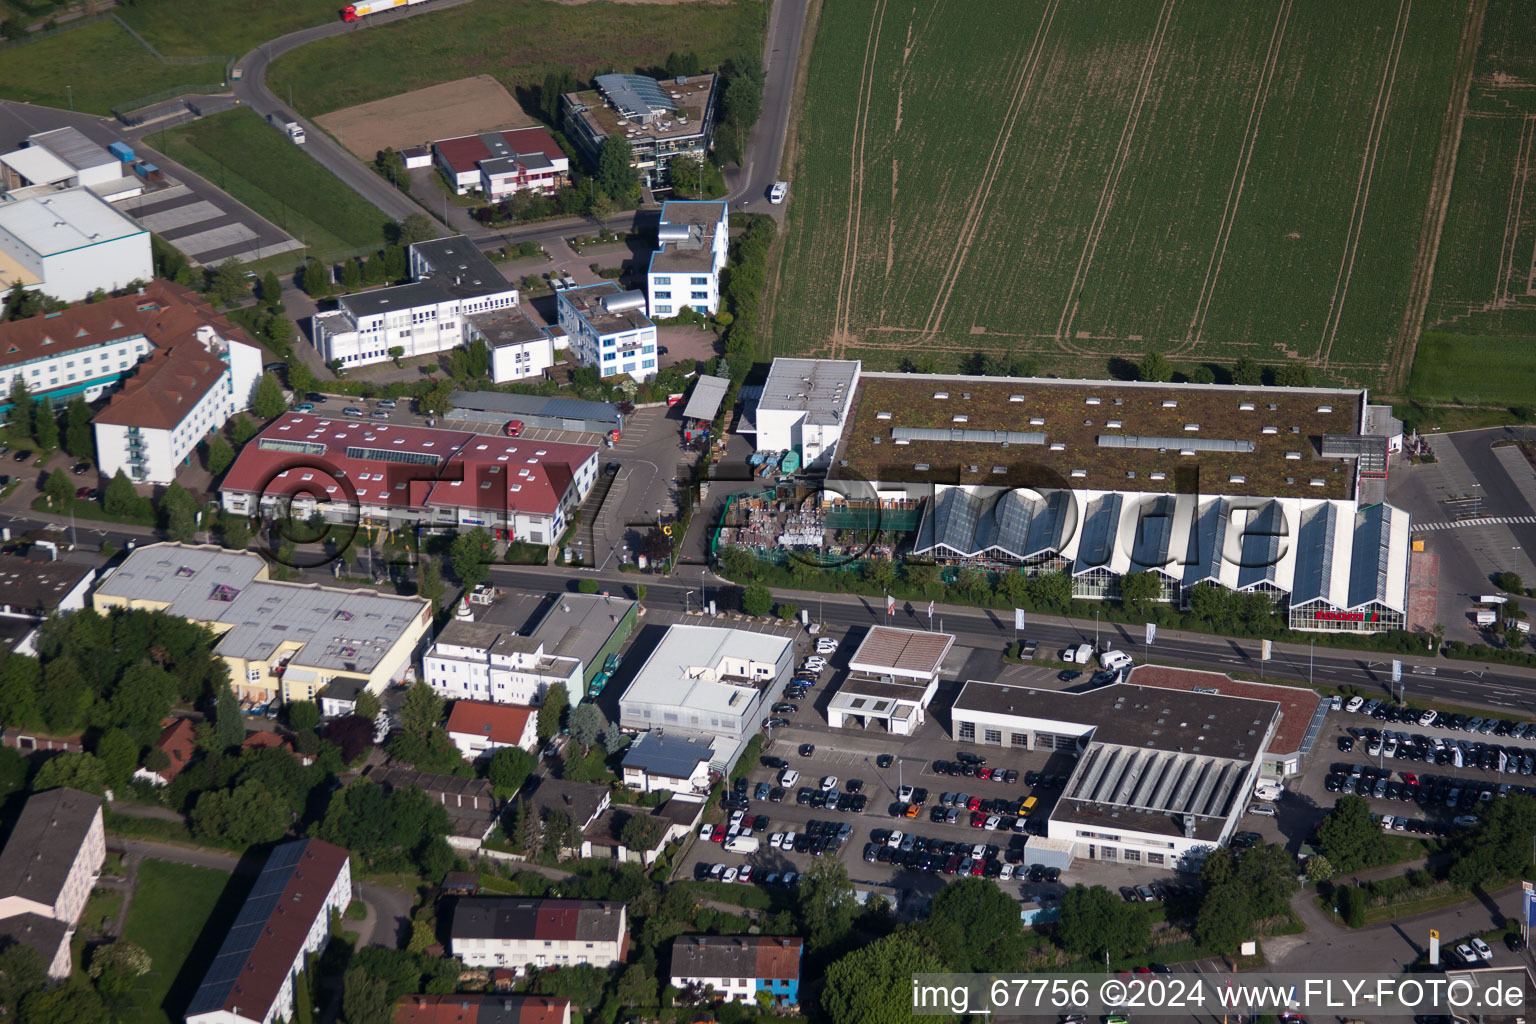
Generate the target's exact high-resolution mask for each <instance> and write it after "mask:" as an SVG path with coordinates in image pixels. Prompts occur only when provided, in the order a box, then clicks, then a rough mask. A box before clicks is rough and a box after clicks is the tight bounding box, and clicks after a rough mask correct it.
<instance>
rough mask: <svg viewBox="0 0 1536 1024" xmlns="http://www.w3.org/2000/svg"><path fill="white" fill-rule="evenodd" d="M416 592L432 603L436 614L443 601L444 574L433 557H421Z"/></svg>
mask: <svg viewBox="0 0 1536 1024" xmlns="http://www.w3.org/2000/svg"><path fill="white" fill-rule="evenodd" d="M416 592H417V593H418V594H420V595H421V596H422V597H424V598H426V599H427V600H428V601H431V602H432V610H433V612H436V611H437V609H438V606H439V605H440V604H441V603H442V600H443V593H444V587H443V574H442V573H441V572H440V571H439V570H438V568H437V562H436V561H435V560H434V559H433V558H432V556H431V555H422V556H421V567H420V569H419V571H418V577H417V580H416Z"/></svg>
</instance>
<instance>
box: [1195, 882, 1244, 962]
mask: <svg viewBox="0 0 1536 1024" xmlns="http://www.w3.org/2000/svg"><path fill="white" fill-rule="evenodd" d="M1253 919H1254V910H1253V902H1252V899H1251V897H1250V895H1249V893H1248V890H1247V889H1245V888H1244V887H1243V886H1242V884H1241V883H1238V882H1235V881H1234V882H1228V883H1227V884H1226V885H1222V886H1218V887H1217V888H1215V889H1210V890H1207V891H1206V893H1205V896H1204V898H1202V899H1201V901H1200V912H1199V914H1198V915H1197V916H1196V918H1195V938H1197V939H1199V940H1200V942H1201V944H1202V945H1205V946H1209V947H1210V948H1211V949H1214V950H1216V951H1217V952H1220V953H1235V952H1237V950H1238V947H1239V946H1241V945H1242V943H1243V942H1244V941H1245V940H1247V939H1250V938H1252V937H1253Z"/></svg>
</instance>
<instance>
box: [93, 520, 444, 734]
mask: <svg viewBox="0 0 1536 1024" xmlns="http://www.w3.org/2000/svg"><path fill="white" fill-rule="evenodd" d="M91 601H92V605H93V607H95V609H96V610H97V611H98V612H103V613H105V612H106V611H108V610H109V609H112V608H142V609H147V610H151V611H163V612H166V613H167V614H169V615H176V616H178V617H180V618H184V619H188V620H190V621H192V622H199V623H202V624H204V625H206V626H208V627H209V628H210V629H212V630H213V632H214V633H215V634H216V635H217V636H218V641H217V643H216V644H215V645H214V653H215V654H217V655H219V657H221V658H223V659H224V661H225V663H226V664H228V665H229V668H230V681H231V684H232V685H233V687H234V690H235V693H236V694H237V695H238V696H239V697H240V698H241V700H242V701H245V702H246V703H248V704H265V703H268V702H270V701H271V700H272V699H274V698H275V697H277V696H279V695H281V697H282V699H283V700H284V701H293V700H315V699H316V697H317V695H318V694H319V692H320V691H321V690H322V689H324V688H325V687H326V686H327V685H329V684H331V683H333V682H336V681H338V680H341V679H355V680H357V681H358V682H359V683H360V685H361V686H363V687H365V688H366V689H367V690H368V691H369V692H370V693H374V694H378V693H382V692H383V691H384V688H385V687H387V686H388V685H389V684H390V683H391V682H394V681H397V680H401V679H404V678H405V674H406V670H407V669H408V668H410V665H411V659H412V657H413V655H414V654H415V652H416V649H417V647H418V646H419V645H420V644H421V642H422V641H423V640H424V639H425V638H426V636H427V635H428V632H429V631H430V629H431V626H432V609H431V604H430V603H429V602H428V601H426V600H424V599H422V598H416V597H396V596H393V595H386V594H377V593H374V592H373V591H371V590H346V589H342V588H339V587H322V586H318V585H316V584H313V583H279V582H276V581H274V580H271V579H270V578H269V573H268V566H267V560H266V559H265V558H263V557H262V556H261V555H258V554H255V553H254V552H248V551H231V550H228V549H226V548H221V547H217V546H215V545H212V544H169V543H166V544H146V545H144V546H142V547H138V548H135V549H134V550H133V551H132V552H130V553H129V555H128V557H127V558H126V559H124V561H123V563H122V564H121V565H120V566H118V567H117V569H116V570H115V571H113V572H112V573H111V575H109V576H108V577H107V578H106V579H105V580H103V581H102V582H101V584H100V586H98V587H97V588H96V592H95V593H94V594H93V595H92V597H91Z"/></svg>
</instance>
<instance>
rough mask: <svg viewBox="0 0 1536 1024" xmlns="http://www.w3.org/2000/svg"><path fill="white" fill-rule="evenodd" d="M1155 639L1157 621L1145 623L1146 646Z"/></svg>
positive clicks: (1149, 645)
mask: <svg viewBox="0 0 1536 1024" xmlns="http://www.w3.org/2000/svg"><path fill="white" fill-rule="evenodd" d="M1156 641H1157V623H1155V622H1149V623H1147V646H1148V647H1151V646H1152V644H1153V643H1155V642H1156Z"/></svg>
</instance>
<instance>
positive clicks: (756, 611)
mask: <svg viewBox="0 0 1536 1024" xmlns="http://www.w3.org/2000/svg"><path fill="white" fill-rule="evenodd" d="M741 610H742V611H743V612H745V613H746V614H747V615H751V616H753V617H754V618H755V617H758V616H762V615H767V614H768V613H769V612H770V611H772V610H773V592H772V591H771V590H769V589H768V588H767V587H765V586H763V585H762V584H761V583H749V584H747V587H746V589H745V590H743V591H742V592H741Z"/></svg>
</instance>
